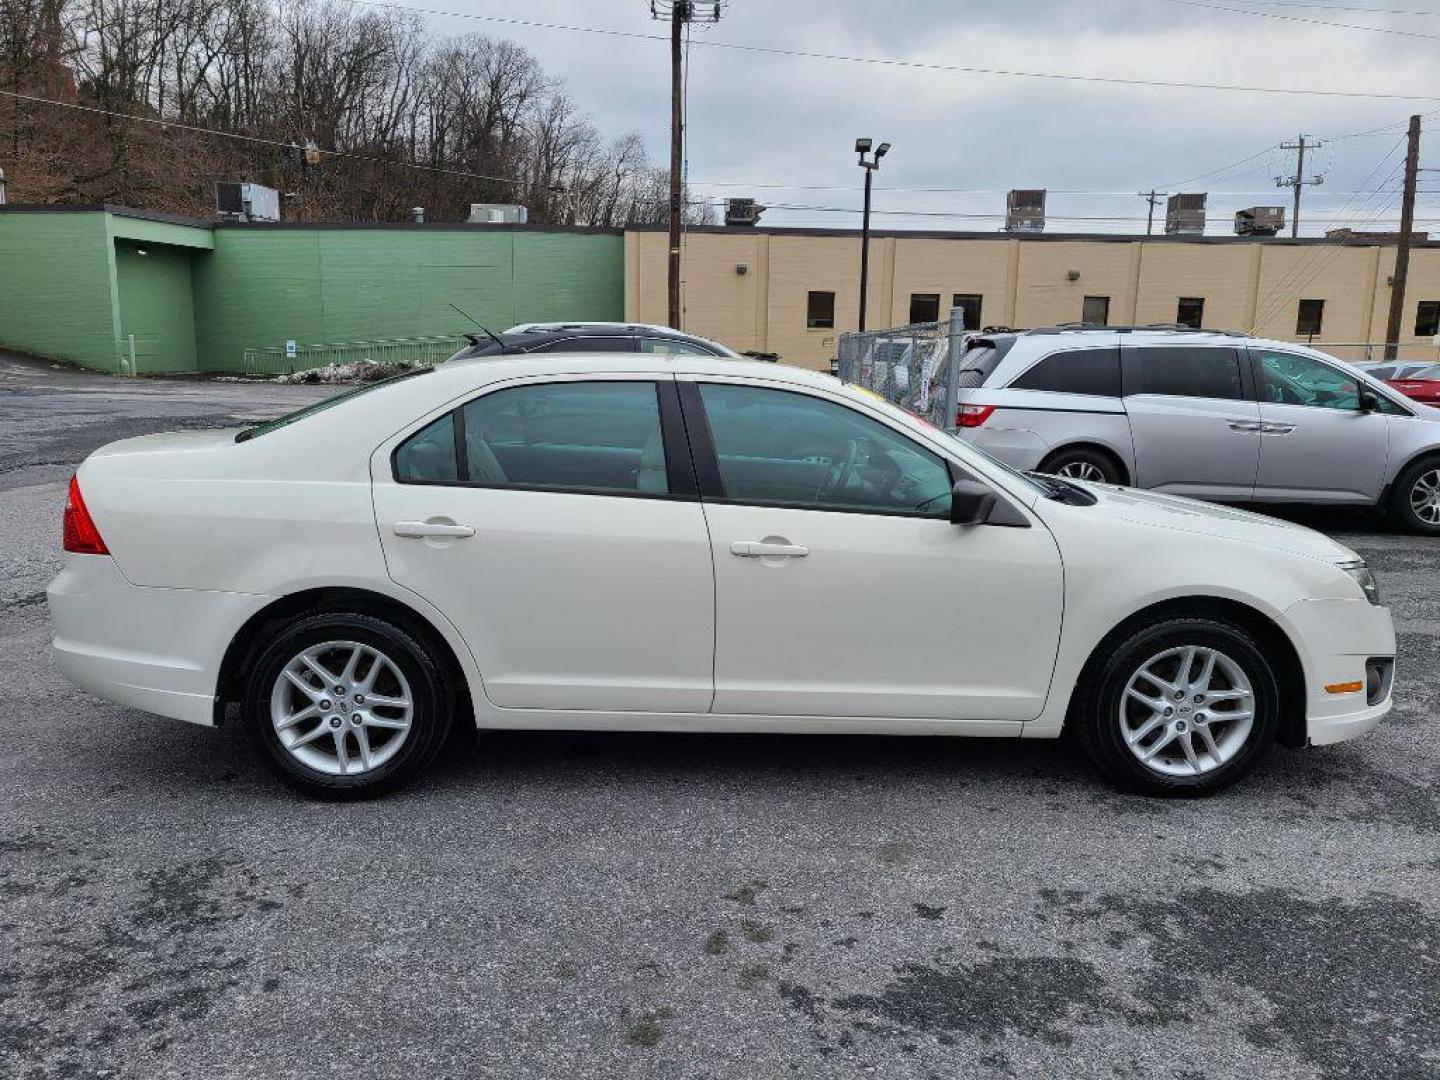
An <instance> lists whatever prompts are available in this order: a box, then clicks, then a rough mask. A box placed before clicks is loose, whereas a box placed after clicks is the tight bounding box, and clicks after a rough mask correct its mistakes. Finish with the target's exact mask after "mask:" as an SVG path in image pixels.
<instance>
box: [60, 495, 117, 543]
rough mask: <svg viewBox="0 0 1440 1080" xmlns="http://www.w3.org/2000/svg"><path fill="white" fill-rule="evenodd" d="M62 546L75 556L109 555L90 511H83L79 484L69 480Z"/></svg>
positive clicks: (83, 502)
mask: <svg viewBox="0 0 1440 1080" xmlns="http://www.w3.org/2000/svg"><path fill="white" fill-rule="evenodd" d="M63 546H64V548H65V550H66V551H71V552H74V553H75V554H76V555H109V554H110V549H109V548H107V547H106V546H105V541H104V540H102V539H100V530H99V529H97V528H95V522H94V521H93V520H91V517H90V511H89V510H86V509H85V500H84V499H82V498H81V497H80V484H79V483H78V482H77V481H76V479H75V477H73V476H72V477H71V478H70V491H69V493H68V494H67V495H66V496H65V529H64V542H63Z"/></svg>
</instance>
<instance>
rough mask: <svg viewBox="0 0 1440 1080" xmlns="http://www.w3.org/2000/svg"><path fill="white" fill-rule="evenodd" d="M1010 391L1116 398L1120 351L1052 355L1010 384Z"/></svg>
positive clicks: (1074, 350) (1085, 351)
mask: <svg viewBox="0 0 1440 1080" xmlns="http://www.w3.org/2000/svg"><path fill="white" fill-rule="evenodd" d="M1010 388H1011V389H1012V390H1049V391H1052V392H1054V393H1057V394H1093V395H1096V396H1098V397H1119V396H1120V350H1119V349H1116V348H1110V349H1072V350H1070V351H1068V352H1059V353H1052V354H1050V355H1049V356H1047V357H1045V359H1043V360H1041V361H1040V362H1039V363H1038V364H1036V365H1035V366H1034V367H1032V368H1031V369H1030V370H1029V371H1027V372H1025V373H1024V374H1023V375H1021V376H1020V377H1019V378H1018V379H1016V380H1015V381H1014V382H1012V383H1011V384H1010Z"/></svg>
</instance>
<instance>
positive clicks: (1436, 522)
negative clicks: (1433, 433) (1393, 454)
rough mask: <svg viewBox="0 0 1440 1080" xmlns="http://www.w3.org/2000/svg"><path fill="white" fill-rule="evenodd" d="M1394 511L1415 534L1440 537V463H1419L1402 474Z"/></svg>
mask: <svg viewBox="0 0 1440 1080" xmlns="http://www.w3.org/2000/svg"><path fill="white" fill-rule="evenodd" d="M1390 509H1391V511H1392V512H1393V513H1394V515H1395V517H1396V518H1398V519H1399V521H1400V524H1402V525H1404V526H1405V528H1407V529H1409V530H1410V531H1411V532H1418V533H1425V534H1426V535H1428V536H1440V459H1437V458H1431V459H1430V460H1428V461H1417V462H1416V463H1415V464H1414V465H1411V466H1410V467H1409V468H1408V469H1406V470H1405V471H1404V472H1403V473H1401V474H1400V478H1399V479H1398V480H1396V481H1395V488H1394V490H1393V493H1392V494H1391V496H1390Z"/></svg>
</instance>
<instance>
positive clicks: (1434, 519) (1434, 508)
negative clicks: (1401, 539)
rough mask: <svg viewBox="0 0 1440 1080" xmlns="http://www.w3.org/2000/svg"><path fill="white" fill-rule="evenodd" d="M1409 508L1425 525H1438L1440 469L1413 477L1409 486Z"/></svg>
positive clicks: (1439, 518) (1439, 512)
mask: <svg viewBox="0 0 1440 1080" xmlns="http://www.w3.org/2000/svg"><path fill="white" fill-rule="evenodd" d="M1410 509H1411V510H1412V511H1413V512H1414V514H1415V516H1416V517H1417V518H1419V519H1420V520H1421V521H1423V522H1425V524H1426V525H1440V469H1430V470H1429V471H1428V472H1423V473H1421V474H1420V475H1419V476H1417V477H1416V478H1415V483H1414V485H1413V486H1412V487H1411V488H1410Z"/></svg>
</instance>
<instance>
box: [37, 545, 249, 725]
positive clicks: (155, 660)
mask: <svg viewBox="0 0 1440 1080" xmlns="http://www.w3.org/2000/svg"><path fill="white" fill-rule="evenodd" d="M46 597H47V599H48V600H49V603H50V617H51V620H52V622H53V623H54V628H55V632H54V637H53V638H52V641H51V648H52V651H53V653H54V656H55V666H56V667H58V668H59V669H60V673H61V674H62V675H64V676H65V677H66V678H67V679H69V680H70V681H71V682H72V683H74V684H75V685H76V686H78V687H80V689H82V690H88V691H89V692H90V693H92V694H95V695H96V696H98V697H102V698H105V699H106V700H108V701H114V702H118V703H119V704H121V705H128V706H130V707H131V708H135V709H143V710H144V711H145V712H151V713H158V714H159V715H161V716H169V717H173V718H174V719H176V720H185V721H187V722H189V723H192V724H206V725H210V724H213V723H214V722H215V688H216V683H217V681H218V678H219V669H220V663H221V661H222V659H223V658H224V656H225V650H226V649H227V648H228V647H229V644H230V641H231V640H232V639H233V637H234V635H235V633H236V631H237V630H238V629H239V628H240V627H241V626H242V625H244V623H245V621H246V620H247V619H248V618H249V617H250V616H251V615H253V614H255V613H256V612H258V611H259V610H260V609H261V608H263V607H264V606H265V605H266V604H267V603H268V602H269V601H270V600H271V599H272V598H271V597H268V596H257V595H253V594H249V593H229V592H211V591H205V590H199V589H165V588H152V587H147V586H139V585H132V584H131V583H130V582H129V581H127V580H126V579H125V578H124V576H123V575H122V574H121V573H120V570H119V568H118V567H117V566H116V565H115V560H114V559H112V558H110V557H109V556H106V555H67V556H66V557H65V568H64V569H63V570H61V571H60V573H59V574H58V575H56V577H55V580H54V581H52V582H51V583H50V587H49V589H47V590H46Z"/></svg>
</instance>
